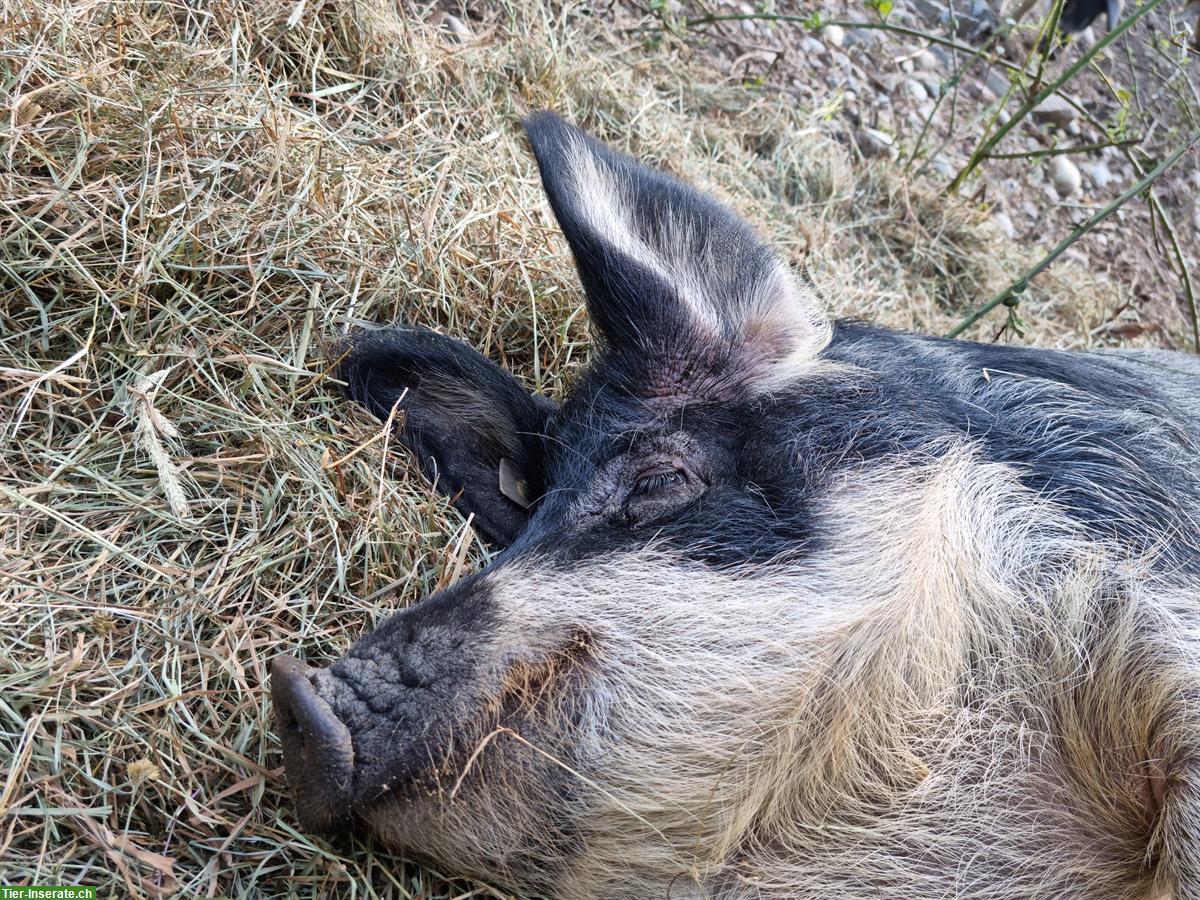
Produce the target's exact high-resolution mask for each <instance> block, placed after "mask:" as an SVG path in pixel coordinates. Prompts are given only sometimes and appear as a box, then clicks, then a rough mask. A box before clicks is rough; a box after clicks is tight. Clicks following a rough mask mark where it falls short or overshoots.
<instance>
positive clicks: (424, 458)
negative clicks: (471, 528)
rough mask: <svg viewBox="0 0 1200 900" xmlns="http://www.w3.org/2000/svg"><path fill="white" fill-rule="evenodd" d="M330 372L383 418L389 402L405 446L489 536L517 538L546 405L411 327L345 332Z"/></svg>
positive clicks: (470, 353) (549, 406)
mask: <svg viewBox="0 0 1200 900" xmlns="http://www.w3.org/2000/svg"><path fill="white" fill-rule="evenodd" d="M337 375H338V377H339V378H340V379H341V380H343V381H345V382H346V388H345V392H346V395H347V396H348V397H349V398H350V399H352V400H356V401H358V402H359V403H361V404H363V405H364V406H366V407H367V408H368V409H369V410H371V412H373V413H374V414H375V415H376V416H378V417H379V418H380V419H381V420H384V421H386V420H387V419H388V417H389V416H391V415H392V410H393V408H394V407H395V408H396V417H395V421H396V422H397V423H398V424H401V426H402V427H401V429H400V431H399V433H400V435H401V440H402V441H403V443H404V445H405V446H406V447H408V449H409V450H410V451H411V452H412V454H413V455H414V456H415V457H416V458H417V461H418V462H419V463H420V465H421V468H422V470H423V471H424V472H425V474H426V475H427V476H428V477H429V478H430V479H431V480H434V481H435V482H436V484H437V486H438V488H439V489H440V490H441V491H442V492H443V493H445V494H447V495H448V496H450V497H451V498H453V499H454V503H455V505H456V506H457V507H458V508H459V509H460V510H461V511H462V512H463V513H464V514H467V513H474V515H475V524H476V526H477V527H478V529H479V531H480V532H481V533H482V534H483V536H484V537H485V538H486V539H487V540H489V541H490V542H492V543H493V544H497V545H499V546H501V547H504V546H507V545H508V544H510V543H511V542H512V541H513V540H514V539H515V538H516V536H517V535H518V534H519V533H520V532H521V530H522V529H523V528H524V527H525V523H526V521H527V520H528V517H529V508H530V507H531V506H532V505H533V503H535V502H536V501H537V499H538V498H539V497H540V496H541V494H542V490H543V464H542V463H543V460H542V455H543V451H542V447H543V444H542V435H543V434H544V429H545V424H546V419H547V417H548V416H549V415H550V414H551V413H552V412H553V411H554V404H553V403H552V402H551V401H549V400H546V399H545V398H542V397H536V396H534V395H532V394H530V393H529V392H528V391H526V390H525V389H524V388H523V387H521V385H520V384H519V383H518V382H517V380H516V379H515V378H514V377H513V376H512V375H510V374H509V373H508V372H506V371H504V369H502V368H500V367H499V366H498V365H496V364H495V363H493V362H492V361H491V360H489V359H487V358H486V357H484V356H483V355H481V354H480V353H477V352H476V351H475V350H472V349H471V348H470V347H468V346H467V345H466V344H464V343H462V342H461V341H457V340H454V339H453V338H448V337H443V336H442V335H440V334H437V333H436V332H434V331H430V330H429V329H427V328H420V327H415V326H404V327H398V328H389V329H385V330H382V331H372V332H363V333H360V334H358V335H356V336H355V337H353V338H351V339H350V340H349V341H348V342H347V344H346V345H345V346H344V347H342V348H341V362H340V363H339V365H338V370H337Z"/></svg>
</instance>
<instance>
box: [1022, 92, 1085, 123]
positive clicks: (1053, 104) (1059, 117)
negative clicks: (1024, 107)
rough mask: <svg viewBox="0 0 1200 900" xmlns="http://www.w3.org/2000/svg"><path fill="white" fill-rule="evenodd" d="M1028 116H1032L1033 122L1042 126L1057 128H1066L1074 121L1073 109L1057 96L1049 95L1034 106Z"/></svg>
mask: <svg viewBox="0 0 1200 900" xmlns="http://www.w3.org/2000/svg"><path fill="white" fill-rule="evenodd" d="M1030 115H1032V116H1033V121H1035V122H1040V123H1041V124H1043V125H1057V126H1058V127H1059V128H1066V127H1067V126H1068V125H1070V124H1071V122H1073V121H1074V120H1075V107H1073V106H1071V104H1070V103H1068V102H1067V101H1066V100H1064V99H1063V98H1062V97H1060V96H1058V94H1051V95H1050V96H1049V97H1047V98H1046V99H1045V100H1043V101H1042V102H1041V103H1039V104H1038V105H1037V106H1035V107H1034V109H1033V112H1032V113H1030Z"/></svg>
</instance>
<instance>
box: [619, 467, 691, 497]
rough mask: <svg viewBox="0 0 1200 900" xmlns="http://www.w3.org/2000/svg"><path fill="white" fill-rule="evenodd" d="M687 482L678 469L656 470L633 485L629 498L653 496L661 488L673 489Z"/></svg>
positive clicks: (646, 474) (641, 477)
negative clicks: (645, 495)
mask: <svg viewBox="0 0 1200 900" xmlns="http://www.w3.org/2000/svg"><path fill="white" fill-rule="evenodd" d="M686 481H687V476H685V475H684V474H683V472H682V471H680V470H679V469H658V470H656V471H653V472H647V473H645V474H643V475H641V476H640V477H639V478H638V480H637V481H636V482H635V483H634V485H633V490H632V491H631V492H630V494H631V496H634V497H640V496H642V495H644V494H653V493H655V492H656V491H661V490H662V489H663V488H668V487H675V486H676V485H679V484H683V483H684V482H686Z"/></svg>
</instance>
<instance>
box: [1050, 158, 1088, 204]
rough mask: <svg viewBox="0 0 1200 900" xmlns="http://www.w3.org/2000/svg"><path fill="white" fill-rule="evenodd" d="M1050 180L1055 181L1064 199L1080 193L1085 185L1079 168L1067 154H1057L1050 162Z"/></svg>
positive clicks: (1057, 189)
mask: <svg viewBox="0 0 1200 900" xmlns="http://www.w3.org/2000/svg"><path fill="white" fill-rule="evenodd" d="M1050 180H1051V181H1052V182H1054V190H1055V191H1056V192H1057V193H1058V196H1059V197H1061V198H1064V199H1065V198H1067V197H1070V196H1071V195H1072V194H1076V193H1078V192H1079V188H1080V187H1081V186H1082V185H1083V176H1082V175H1080V173H1079V169H1078V168H1077V167H1076V165H1075V163H1073V162H1071V161H1070V160H1069V159H1067V158H1066V157H1065V156H1056V157H1054V160H1053V161H1052V162H1051V163H1050Z"/></svg>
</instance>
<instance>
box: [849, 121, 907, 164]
mask: <svg viewBox="0 0 1200 900" xmlns="http://www.w3.org/2000/svg"><path fill="white" fill-rule="evenodd" d="M854 140H855V143H856V144H858V149H859V152H861V153H862V155H863V156H865V157H867V158H868V159H887V158H894V157H895V156H896V155H897V152H898V151H897V150H896V139H895V138H894V137H892V135H890V134H888V133H887V132H886V131H880V130H879V129H878V128H862V129H860V130H858V131H857V132H855V134H854Z"/></svg>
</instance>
